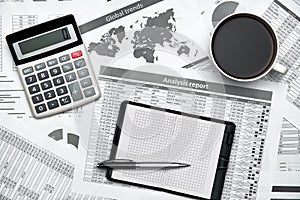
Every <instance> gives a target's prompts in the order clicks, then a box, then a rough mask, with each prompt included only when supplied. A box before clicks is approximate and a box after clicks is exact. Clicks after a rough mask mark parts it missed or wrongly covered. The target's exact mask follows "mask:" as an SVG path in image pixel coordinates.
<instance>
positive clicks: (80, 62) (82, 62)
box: [74, 58, 86, 69]
mask: <svg viewBox="0 0 300 200" xmlns="http://www.w3.org/2000/svg"><path fill="white" fill-rule="evenodd" d="M85 65H86V63H85V60H84V59H83V58H81V59H79V60H75V61H74V66H75V68H76V69H78V68H80V67H84V66H85Z"/></svg>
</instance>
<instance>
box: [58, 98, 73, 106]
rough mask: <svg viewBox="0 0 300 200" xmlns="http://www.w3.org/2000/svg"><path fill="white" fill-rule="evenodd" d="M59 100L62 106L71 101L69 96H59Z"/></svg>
mask: <svg viewBox="0 0 300 200" xmlns="http://www.w3.org/2000/svg"><path fill="white" fill-rule="evenodd" d="M59 102H60V104H61V105H62V106H63V105H66V104H69V103H71V98H70V96H65V97H62V98H59Z"/></svg>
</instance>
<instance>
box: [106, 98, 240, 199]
mask: <svg viewBox="0 0 300 200" xmlns="http://www.w3.org/2000/svg"><path fill="white" fill-rule="evenodd" d="M128 104H131V105H134V106H141V107H144V108H149V109H154V110H159V111H164V112H169V113H174V114H177V115H184V116H187V117H193V118H197V119H201V120H207V121H211V122H216V123H221V124H225V132H224V136H223V140H222V145H221V150H220V154H219V160H218V164H217V170H216V173H215V178H214V183H213V188H212V192H211V197H210V199H221V195H222V190H223V186H224V181H225V176H226V171H227V166H228V163H229V157H230V152H231V146H232V142H233V138H234V132H235V127H236V126H235V124H234V123H232V122H228V121H223V120H219V119H214V118H208V117H203V116H197V115H192V114H188V113H183V112H179V111H175V110H170V109H164V108H159V107H154V106H150V105H146V104H141V103H136V102H131V101H123V102H122V103H121V106H120V112H119V116H118V120H117V124H116V129H115V135H114V139H113V146H112V150H111V154H110V159H115V157H116V154H117V150H118V144H119V139H120V136H121V132H122V126H123V119H124V116H125V112H126V106H127V105H128ZM112 172H113V169H108V170H107V173H106V178H107V179H108V180H110V181H114V182H119V183H122V184H129V185H133V186H138V187H144V188H149V189H153V190H156V191H163V192H168V193H171V194H175V195H181V196H185V197H189V198H195V199H201V200H207V199H206V198H202V197H199V196H194V195H190V194H186V193H182V192H178V191H174V190H169V189H165V188H160V187H154V186H149V185H144V184H139V183H134V182H129V181H126V180H119V179H115V178H112Z"/></svg>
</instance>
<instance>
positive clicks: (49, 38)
mask: <svg viewBox="0 0 300 200" xmlns="http://www.w3.org/2000/svg"><path fill="white" fill-rule="evenodd" d="M70 39H71V36H70V33H69V30H68V28H67V27H65V28H62V29H58V30H55V31H52V32H49V33H46V34H43V35H39V36H37V37H34V38H32V39H29V40H25V41H23V42H20V43H19V47H20V50H21V53H22V54H27V53H30V52H33V51H36V50H39V49H42V48H45V47H49V46H51V45H54V44H57V43H60V42H63V41H66V40H70Z"/></svg>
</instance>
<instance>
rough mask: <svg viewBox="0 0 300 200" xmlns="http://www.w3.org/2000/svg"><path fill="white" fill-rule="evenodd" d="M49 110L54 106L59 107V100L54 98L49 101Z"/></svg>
mask: <svg viewBox="0 0 300 200" xmlns="http://www.w3.org/2000/svg"><path fill="white" fill-rule="evenodd" d="M47 105H48V108H49V110H52V109H54V108H57V107H58V101H57V100H53V101H49V102H48V103H47Z"/></svg>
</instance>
